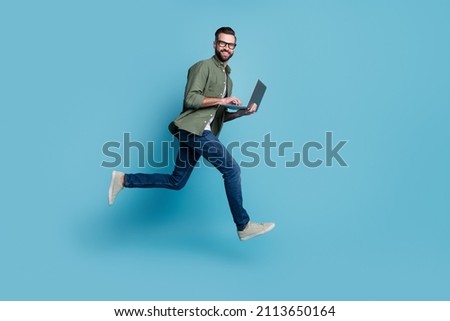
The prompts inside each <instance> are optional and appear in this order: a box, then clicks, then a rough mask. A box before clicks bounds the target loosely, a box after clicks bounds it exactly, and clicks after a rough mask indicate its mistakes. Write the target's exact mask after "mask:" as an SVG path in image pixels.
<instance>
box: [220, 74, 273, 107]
mask: <svg viewBox="0 0 450 321" xmlns="http://www.w3.org/2000/svg"><path fill="white" fill-rule="evenodd" d="M266 88H267V87H266V85H264V84H263V82H262V81H261V80H259V79H258V81H257V82H256V85H255V89H253V94H252V96H251V97H250V100H249V102H248V104H247V105H246V106H243V105H242V106H238V105H233V104H226V105H222V106H224V107H226V108H228V109H234V110H239V109H247V108H248V107H249V106H251V105H252V104H256V105H257V107H256V111H258V109H259V106H260V105H261V101H262V99H263V96H264V93H265V92H266Z"/></svg>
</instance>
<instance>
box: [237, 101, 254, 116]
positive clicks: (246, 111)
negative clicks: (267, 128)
mask: <svg viewBox="0 0 450 321" xmlns="http://www.w3.org/2000/svg"><path fill="white" fill-rule="evenodd" d="M257 107H258V105H257V104H255V103H253V104H251V105H250V106H249V107H248V108H247V109H242V110H239V111H237V112H236V113H239V116H247V115H251V114H254V113H255V112H256V108H257Z"/></svg>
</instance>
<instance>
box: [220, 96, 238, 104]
mask: <svg viewBox="0 0 450 321" xmlns="http://www.w3.org/2000/svg"><path fill="white" fill-rule="evenodd" d="M222 100H223V102H222V103H221V105H236V106H241V105H242V102H241V100H240V99H239V98H237V97H234V96H232V97H225V98H222Z"/></svg>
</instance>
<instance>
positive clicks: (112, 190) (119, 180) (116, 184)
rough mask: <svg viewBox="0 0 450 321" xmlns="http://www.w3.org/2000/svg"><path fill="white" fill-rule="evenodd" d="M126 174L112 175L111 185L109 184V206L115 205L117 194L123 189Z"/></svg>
mask: <svg viewBox="0 0 450 321" xmlns="http://www.w3.org/2000/svg"><path fill="white" fill-rule="evenodd" d="M124 176H125V174H124V173H122V172H118V171H113V172H112V175H111V183H110V184H109V192H108V202H109V205H112V204H113V203H114V200H115V199H116V196H117V194H119V192H120V191H121V190H122V189H123V177H124Z"/></svg>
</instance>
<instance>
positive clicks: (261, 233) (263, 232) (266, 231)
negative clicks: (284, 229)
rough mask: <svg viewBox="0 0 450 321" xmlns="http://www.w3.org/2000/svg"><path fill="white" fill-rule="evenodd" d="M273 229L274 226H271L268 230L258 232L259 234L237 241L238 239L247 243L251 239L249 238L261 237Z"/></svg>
mask: <svg viewBox="0 0 450 321" xmlns="http://www.w3.org/2000/svg"><path fill="white" fill-rule="evenodd" d="M274 228H275V224H273V225H272V226H271V227H269V228H268V229H267V230H265V231H261V232H259V233H256V234H253V235H249V236H246V237H243V238H239V239H240V240H241V241H247V240H249V239H251V238H254V237H256V236H261V235H263V234H266V233H268V232H270V231H272V230H273V229H274Z"/></svg>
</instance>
